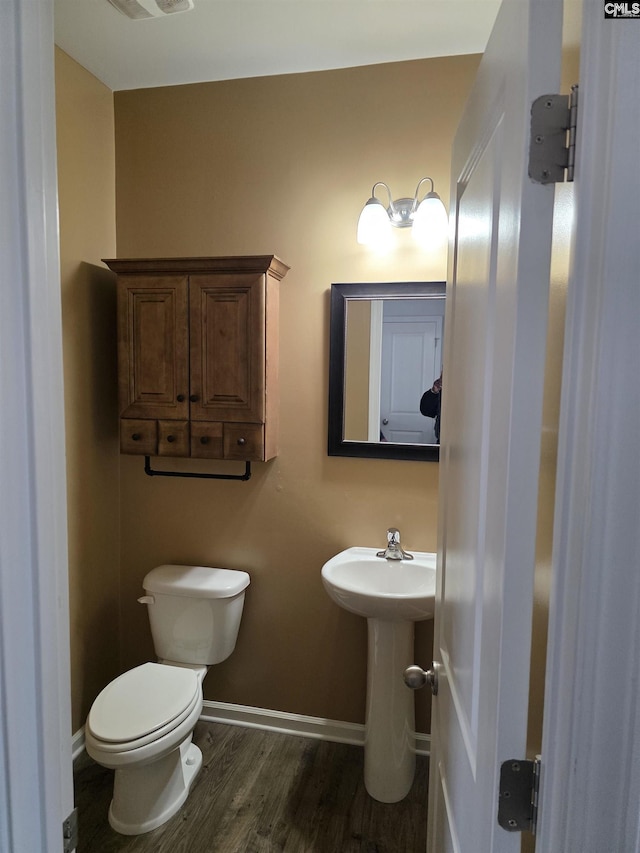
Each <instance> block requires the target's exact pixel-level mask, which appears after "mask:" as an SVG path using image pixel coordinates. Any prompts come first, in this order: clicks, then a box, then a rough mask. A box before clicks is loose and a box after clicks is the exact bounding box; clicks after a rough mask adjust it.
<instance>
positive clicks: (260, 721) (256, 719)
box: [71, 699, 431, 761]
mask: <svg viewBox="0 0 640 853" xmlns="http://www.w3.org/2000/svg"><path fill="white" fill-rule="evenodd" d="M200 719H201V720H205V721H206V722H210V723H226V724H227V725H230V726H244V727H245V728H248V729H264V730H265V731H269V732H280V733H281V734H286V735H296V736H297V737H310V738H315V739H316V740H328V741H332V742H333V743H350V744H353V745H354V746H364V726H363V725H362V724H361V723H345V722H342V721H341V720H326V719H324V717H306V716H304V715H303V714H289V713H287V712H286V711H271V710H269V709H268V708H253V707H251V706H250V705H233V704H231V703H229V702H212V701H210V700H208V699H205V700H204V702H203V704H202V714H201V715H200ZM430 746H431V738H430V736H429V735H425V734H421V733H419V732H417V733H416V754H417V755H427V756H428V755H429V750H430ZM71 751H72V755H73V760H74V761H75V760H76V758H78V757H79V756H80V755H82V753H83V752H84V726H83V727H82V728H81V729H78V731H77V732H76V733H75V734H74V735H73V737H72V740H71Z"/></svg>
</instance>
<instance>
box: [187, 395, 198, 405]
mask: <svg viewBox="0 0 640 853" xmlns="http://www.w3.org/2000/svg"><path fill="white" fill-rule="evenodd" d="M189 399H190V400H191V402H192V403H197V402H198V400H199V399H200V397H198V395H197V394H191V396H190V397H189Z"/></svg>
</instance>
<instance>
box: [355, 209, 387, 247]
mask: <svg viewBox="0 0 640 853" xmlns="http://www.w3.org/2000/svg"><path fill="white" fill-rule="evenodd" d="M356 239H357V241H358V243H361V244H362V245H364V246H369V247H371V248H373V249H377V248H386V247H387V246H388V245H389V243H390V242H391V222H390V221H389V214H388V213H387V211H386V208H385V207H384V205H383V204H382V202H381V201H379V200H378V199H377V198H370V199H369V201H368V202H367V203H366V204H365V206H364V207H363V208H362V213H361V214H360V218H359V219H358V231H357V237H356Z"/></svg>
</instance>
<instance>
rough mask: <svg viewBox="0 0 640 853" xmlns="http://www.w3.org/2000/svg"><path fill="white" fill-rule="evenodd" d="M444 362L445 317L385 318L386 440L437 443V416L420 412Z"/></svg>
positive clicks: (382, 405) (382, 418)
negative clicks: (426, 394)
mask: <svg viewBox="0 0 640 853" xmlns="http://www.w3.org/2000/svg"><path fill="white" fill-rule="evenodd" d="M441 364H442V317H424V318H420V319H417V320H416V318H415V317H413V316H407V317H405V318H400V317H397V316H392V317H390V318H385V319H384V320H383V324H382V369H381V389H380V432H381V434H382V435H383V436H384V439H385V440H386V441H394V442H402V443H407V442H408V443H413V444H435V443H436V437H435V432H434V423H435V422H434V419H433V418H426V417H425V416H424V415H421V414H420V398H421V397H422V395H423V393H424V392H425V391H426V390H427V389H428V388H431V386H432V385H433V382H434V379H437V377H438V376H440V366H441Z"/></svg>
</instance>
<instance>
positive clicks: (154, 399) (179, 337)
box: [118, 275, 189, 420]
mask: <svg viewBox="0 0 640 853" xmlns="http://www.w3.org/2000/svg"><path fill="white" fill-rule="evenodd" d="M118 359H119V363H120V369H119V376H120V380H119V381H120V388H119V395H120V416H121V417H125V418H164V419H172V420H173V419H178V420H186V419H187V418H188V416H189V399H188V394H189V331H188V279H187V277H186V276H166V277H164V276H137V275H136V276H128V275H121V276H119V277H118Z"/></svg>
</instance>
